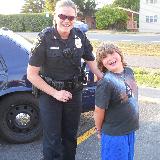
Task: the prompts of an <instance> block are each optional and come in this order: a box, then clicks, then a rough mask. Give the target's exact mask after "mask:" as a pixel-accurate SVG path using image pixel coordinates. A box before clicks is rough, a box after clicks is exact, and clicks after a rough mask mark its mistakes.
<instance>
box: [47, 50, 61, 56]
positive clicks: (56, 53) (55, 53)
mask: <svg viewBox="0 0 160 160" xmlns="http://www.w3.org/2000/svg"><path fill="white" fill-rule="evenodd" d="M47 57H48V58H58V57H62V53H61V51H60V49H50V48H48V49H47Z"/></svg>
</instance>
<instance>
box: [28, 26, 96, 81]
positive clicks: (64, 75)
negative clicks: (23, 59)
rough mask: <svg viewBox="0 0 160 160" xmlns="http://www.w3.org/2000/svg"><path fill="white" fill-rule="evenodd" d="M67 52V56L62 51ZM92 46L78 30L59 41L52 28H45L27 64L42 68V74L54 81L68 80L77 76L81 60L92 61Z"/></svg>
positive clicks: (58, 36)
mask: <svg viewBox="0 0 160 160" xmlns="http://www.w3.org/2000/svg"><path fill="white" fill-rule="evenodd" d="M66 49H67V50H69V52H70V53H69V55H68V54H65V53H64V50H66ZM92 50H93V48H92V46H91V44H90V42H89V40H88V39H87V37H86V36H85V35H84V34H83V33H82V32H81V31H79V30H78V29H75V28H74V29H72V30H71V33H70V35H69V37H68V39H67V40H63V39H61V37H60V35H59V33H58V32H57V30H56V29H54V28H46V29H44V30H43V31H42V32H40V33H39V35H38V38H37V42H36V43H35V45H34V47H33V48H32V50H31V57H30V60H29V64H30V65H31V66H37V67H42V74H43V75H45V76H49V77H51V78H53V79H54V80H69V79H72V78H73V76H74V75H78V74H79V70H78V69H77V67H76V66H75V65H73V63H72V62H71V60H70V59H72V61H73V62H74V63H75V64H76V65H77V66H80V65H81V58H83V59H84V60H87V61H93V60H94V59H95V58H94V56H93V54H92Z"/></svg>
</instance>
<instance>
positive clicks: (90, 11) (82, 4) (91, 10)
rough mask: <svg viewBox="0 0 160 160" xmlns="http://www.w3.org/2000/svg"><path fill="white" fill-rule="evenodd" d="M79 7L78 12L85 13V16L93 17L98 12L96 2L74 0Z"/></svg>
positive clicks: (91, 0)
mask: <svg viewBox="0 0 160 160" xmlns="http://www.w3.org/2000/svg"><path fill="white" fill-rule="evenodd" d="M73 2H74V3H75V4H76V5H77V7H78V10H79V11H80V12H81V13H83V16H85V17H86V16H93V15H94V14H95V12H96V9H95V8H96V2H95V0H73Z"/></svg>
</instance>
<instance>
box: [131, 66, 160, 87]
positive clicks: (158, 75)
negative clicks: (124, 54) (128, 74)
mask: <svg viewBox="0 0 160 160" xmlns="http://www.w3.org/2000/svg"><path fill="white" fill-rule="evenodd" d="M132 69H133V70H134V74H135V78H136V81H137V84H138V85H140V86H147V87H154V88H160V69H151V68H147V69H146V68H140V67H132Z"/></svg>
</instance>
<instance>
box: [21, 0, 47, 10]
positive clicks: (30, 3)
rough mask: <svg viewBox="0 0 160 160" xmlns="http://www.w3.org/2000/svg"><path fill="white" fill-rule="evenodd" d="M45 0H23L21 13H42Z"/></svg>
mask: <svg viewBox="0 0 160 160" xmlns="http://www.w3.org/2000/svg"><path fill="white" fill-rule="evenodd" d="M44 4H45V0H25V4H24V5H23V6H22V10H21V13H42V12H43V11H44Z"/></svg>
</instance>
